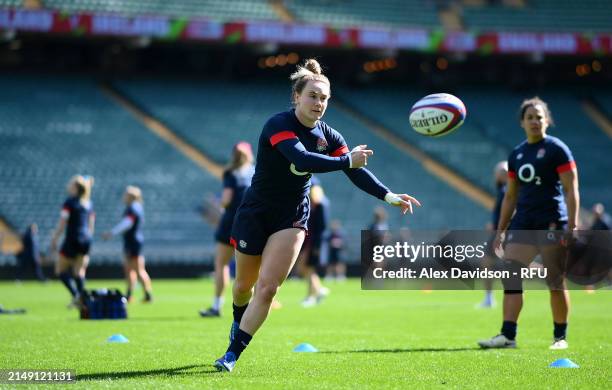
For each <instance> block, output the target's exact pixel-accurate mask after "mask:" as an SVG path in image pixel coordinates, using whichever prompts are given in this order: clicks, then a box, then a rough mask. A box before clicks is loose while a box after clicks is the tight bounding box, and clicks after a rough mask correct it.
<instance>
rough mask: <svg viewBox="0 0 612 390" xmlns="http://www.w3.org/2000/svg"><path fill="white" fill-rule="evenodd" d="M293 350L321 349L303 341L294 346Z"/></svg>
mask: <svg viewBox="0 0 612 390" xmlns="http://www.w3.org/2000/svg"><path fill="white" fill-rule="evenodd" d="M293 352H319V350H318V349H316V348H315V347H313V346H312V345H310V344H308V343H302V344H300V345H298V346H297V347H295V348H293Z"/></svg>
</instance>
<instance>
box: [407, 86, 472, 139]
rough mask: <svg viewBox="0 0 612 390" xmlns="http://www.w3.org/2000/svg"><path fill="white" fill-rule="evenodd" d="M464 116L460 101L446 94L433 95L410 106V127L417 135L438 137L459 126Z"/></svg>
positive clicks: (464, 112) (462, 105)
mask: <svg viewBox="0 0 612 390" xmlns="http://www.w3.org/2000/svg"><path fill="white" fill-rule="evenodd" d="M465 115H466V110H465V105H464V104H463V102H462V101H461V99H459V98H458V97H456V96H453V95H451V94H448V93H435V94H433V95H427V96H425V97H424V98H422V99H421V100H419V101H418V102H416V103H415V104H414V106H412V109H411V110H410V125H411V126H412V128H413V129H414V130H415V131H416V132H417V133H419V134H423V135H427V136H430V137H440V136H442V135H446V134H448V133H450V132H451V131H453V130H455V129H457V128H458V127H459V126H461V125H462V124H463V121H464V120H465Z"/></svg>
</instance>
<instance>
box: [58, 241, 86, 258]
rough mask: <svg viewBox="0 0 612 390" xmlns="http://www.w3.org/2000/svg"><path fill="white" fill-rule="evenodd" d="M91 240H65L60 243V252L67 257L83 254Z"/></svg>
mask: <svg viewBox="0 0 612 390" xmlns="http://www.w3.org/2000/svg"><path fill="white" fill-rule="evenodd" d="M90 247H91V240H65V241H64V242H63V243H62V247H61V249H60V254H61V255H62V256H64V257H67V258H69V259H74V258H75V257H77V256H85V255H86V254H88V253H89V249H90Z"/></svg>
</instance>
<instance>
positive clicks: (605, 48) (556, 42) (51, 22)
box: [0, 8, 612, 55]
mask: <svg viewBox="0 0 612 390" xmlns="http://www.w3.org/2000/svg"><path fill="white" fill-rule="evenodd" d="M0 30H12V31H28V32H37V33H56V34H68V35H73V36H125V37H133V36H137V37H151V38H154V39H160V40H204V41H213V42H224V43H226V44H236V43H263V42H265V43H275V44H292V45H305V46H319V47H345V48H362V49H392V50H409V51H422V52H434V53H436V52H462V53H479V54H481V55H490V54H522V53H543V54H553V55H590V54H595V55H612V33H555V32H551V33H530V32H474V31H464V32H446V31H442V30H427V29H422V28H385V27H379V28H375V27H362V28H360V27H355V28H334V27H330V26H325V25H321V24H303V23H282V22H274V21H247V22H242V21H241V22H218V21H212V20H206V19H201V18H186V17H185V18H173V17H169V16H161V15H138V16H127V15H122V14H112V13H87V12H84V13H78V12H60V11H53V10H46V9H39V10H26V9H14V8H3V9H0Z"/></svg>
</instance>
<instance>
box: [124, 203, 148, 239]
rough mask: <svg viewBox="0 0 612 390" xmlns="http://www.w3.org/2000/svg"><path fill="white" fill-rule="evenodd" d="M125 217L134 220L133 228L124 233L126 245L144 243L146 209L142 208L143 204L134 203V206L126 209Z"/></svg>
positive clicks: (131, 205)
mask: <svg viewBox="0 0 612 390" xmlns="http://www.w3.org/2000/svg"><path fill="white" fill-rule="evenodd" d="M123 216H124V217H128V218H129V219H131V220H132V227H131V228H129V229H128V230H126V231H125V232H124V233H123V240H124V241H125V242H126V243H132V242H139V243H142V242H143V241H144V235H143V234H142V226H143V225H144V208H143V207H142V203H139V202H132V204H130V205H129V206H127V207H126V208H125V211H124V212H123Z"/></svg>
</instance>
